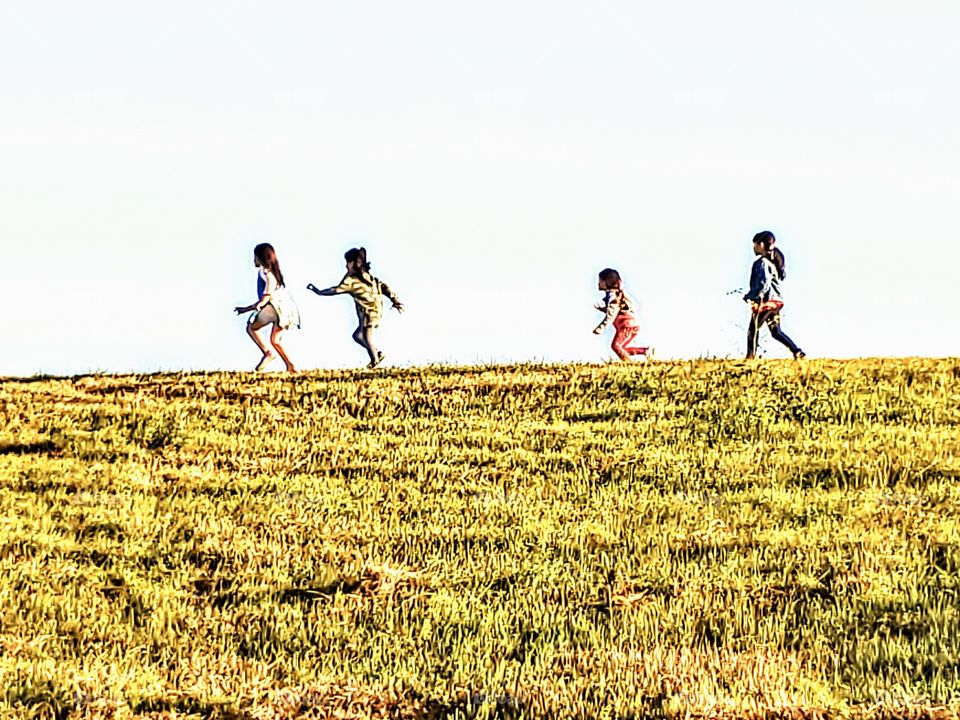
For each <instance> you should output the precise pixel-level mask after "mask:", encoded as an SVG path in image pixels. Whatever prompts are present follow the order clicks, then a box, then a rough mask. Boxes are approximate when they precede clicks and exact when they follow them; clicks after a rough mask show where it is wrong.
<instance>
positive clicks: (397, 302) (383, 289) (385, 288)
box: [378, 280, 403, 312]
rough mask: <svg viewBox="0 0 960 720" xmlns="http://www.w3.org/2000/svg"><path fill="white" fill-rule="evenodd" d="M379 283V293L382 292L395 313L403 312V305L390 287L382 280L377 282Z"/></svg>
mask: <svg viewBox="0 0 960 720" xmlns="http://www.w3.org/2000/svg"><path fill="white" fill-rule="evenodd" d="M378 282H379V283H380V292H382V293H383V294H384V295H385V296H386V298H387V299H388V300H389V301H390V303H391V304H392V305H393V307H394V309H395V310H396V311H397V312H403V303H402V302H400V298H398V297H397V294H396V293H395V292H394V291H393V290H391V289H390V286H389V285H387V284H386V283H385V282H384V281H383V280H378Z"/></svg>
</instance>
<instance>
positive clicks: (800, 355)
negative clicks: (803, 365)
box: [793, 350, 807, 360]
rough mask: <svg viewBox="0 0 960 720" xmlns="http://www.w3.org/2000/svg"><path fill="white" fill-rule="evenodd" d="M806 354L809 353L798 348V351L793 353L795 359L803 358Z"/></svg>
mask: <svg viewBox="0 0 960 720" xmlns="http://www.w3.org/2000/svg"><path fill="white" fill-rule="evenodd" d="M806 356H807V354H806V353H805V352H804V351H803V350H797V351H796V352H795V353H794V354H793V359H794V360H803V359H804V358H805V357H806Z"/></svg>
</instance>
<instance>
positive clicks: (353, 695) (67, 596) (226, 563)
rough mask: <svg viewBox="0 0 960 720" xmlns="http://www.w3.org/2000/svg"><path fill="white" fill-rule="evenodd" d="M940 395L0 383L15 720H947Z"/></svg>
mask: <svg viewBox="0 0 960 720" xmlns="http://www.w3.org/2000/svg"><path fill="white" fill-rule="evenodd" d="M958 379H960V362H958V361H950V360H870V361H855V362H854V361H846V362H841V361H809V362H802V363H794V362H766V363H739V362H711V361H698V362H686V363H653V364H650V365H648V366H642V365H635V366H624V365H608V366H603V367H598V366H582V365H581V366H532V365H530V366H516V367H489V368H430V369H411V370H398V371H374V372H318V373H308V374H303V375H299V376H295V377H283V376H280V375H257V376H254V375H250V374H227V373H218V374H189V375H188V374H181V375H154V376H130V377H121V376H92V377H80V378H73V379H32V380H6V381H0V523H2V525H0V608H2V616H0V708H2V710H3V714H5V715H7V716H11V717H30V716H33V717H57V718H65V717H68V716H71V717H88V716H98V717H107V716H111V715H112V716H114V717H118V718H119V717H129V716H131V715H151V714H152V715H154V716H158V715H171V716H172V715H173V714H180V715H190V714H194V715H197V716H205V717H256V718H266V717H293V716H297V715H298V714H302V715H304V716H312V717H326V716H331V717H333V716H337V717H367V716H375V717H411V718H412V717H436V718H440V717H467V716H477V717H495V716H500V717H529V718H539V717H558V718H562V717H584V718H607V717H609V718H628V717H635V718H640V717H649V716H666V717H684V716H686V717H823V716H828V717H847V716H868V717H922V716H924V714H925V713H926V716H943V717H948V716H952V715H951V713H955V712H956V711H957V709H958V708H960V595H958V593H960V577H958V576H960V487H958V475H960V389H958ZM337 712H339V713H343V714H342V715H335V714H334V713H337Z"/></svg>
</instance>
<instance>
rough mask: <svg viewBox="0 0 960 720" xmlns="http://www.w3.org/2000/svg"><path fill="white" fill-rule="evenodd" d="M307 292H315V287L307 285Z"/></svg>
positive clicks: (310, 284)
mask: <svg viewBox="0 0 960 720" xmlns="http://www.w3.org/2000/svg"><path fill="white" fill-rule="evenodd" d="M307 290H309V291H310V292H316V291H317V286H316V285H314V284H313V283H307Z"/></svg>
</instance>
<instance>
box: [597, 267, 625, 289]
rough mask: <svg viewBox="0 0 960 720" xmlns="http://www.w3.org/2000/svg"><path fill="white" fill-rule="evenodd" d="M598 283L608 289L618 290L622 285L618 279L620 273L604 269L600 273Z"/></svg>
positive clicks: (611, 269)
mask: <svg viewBox="0 0 960 720" xmlns="http://www.w3.org/2000/svg"><path fill="white" fill-rule="evenodd" d="M600 282H602V283H603V284H604V285H606V286H607V288H608V289H612V288H618V289H619V288H620V287H621V286H622V285H623V281H622V280H621V279H620V273H618V272H617V271H616V270H614V269H613V268H604V269H603V270H601V271H600Z"/></svg>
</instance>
